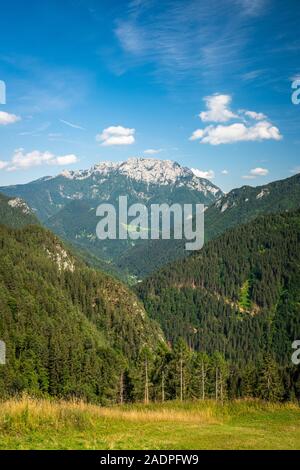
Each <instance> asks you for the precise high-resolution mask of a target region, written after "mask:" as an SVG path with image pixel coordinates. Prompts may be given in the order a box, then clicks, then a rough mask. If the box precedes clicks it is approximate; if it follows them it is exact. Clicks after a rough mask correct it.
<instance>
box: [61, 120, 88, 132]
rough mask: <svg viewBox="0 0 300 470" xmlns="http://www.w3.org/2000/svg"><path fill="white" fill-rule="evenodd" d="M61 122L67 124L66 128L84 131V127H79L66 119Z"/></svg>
mask: <svg viewBox="0 0 300 470" xmlns="http://www.w3.org/2000/svg"><path fill="white" fill-rule="evenodd" d="M60 122H62V123H63V124H66V126H69V127H72V128H73V129H81V130H84V127H81V126H79V125H78V124H73V123H72V122H70V121H65V120H64V119H60Z"/></svg>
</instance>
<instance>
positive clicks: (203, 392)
mask: <svg viewBox="0 0 300 470" xmlns="http://www.w3.org/2000/svg"><path fill="white" fill-rule="evenodd" d="M204 380H205V374H204V363H203V362H202V400H204V399H205V383H204Z"/></svg>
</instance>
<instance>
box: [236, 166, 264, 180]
mask: <svg viewBox="0 0 300 470" xmlns="http://www.w3.org/2000/svg"><path fill="white" fill-rule="evenodd" d="M268 174H269V170H268V169H267V168H259V167H258V168H252V170H250V172H249V175H244V176H242V178H243V179H244V180H253V179H255V178H256V177H257V176H267V175H268Z"/></svg>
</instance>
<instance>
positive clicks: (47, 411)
mask: <svg viewBox="0 0 300 470" xmlns="http://www.w3.org/2000/svg"><path fill="white" fill-rule="evenodd" d="M0 448H2V449H5V448H9V449H12V448H20V449H30V448H31V449H35V448H36V449H44V448H46V449H47V448H50V449H51V448H52V449H76V448H82V449H167V448H169V449H197V448H199V449H211V448H218V449H223V448H224V449H227V448H234V449H235V448H237V449H238V448H242V449H243V448H275V449H277V448H283V449H284V448H293V449H294V448H298V449H299V448H300V409H299V406H298V405H296V404H284V405H283V404H274V403H265V402H260V401H255V400H240V401H233V402H228V403H225V404H224V405H223V406H222V405H221V404H220V403H216V402H214V401H205V402H202V401H198V402H189V403H179V402H167V403H164V404H149V405H147V406H144V405H142V404H135V405H124V406H114V407H100V406H96V405H92V404H87V403H84V402H82V401H50V400H37V399H31V398H29V397H26V396H25V397H22V398H20V399H11V400H8V401H5V402H2V403H1V405H0Z"/></svg>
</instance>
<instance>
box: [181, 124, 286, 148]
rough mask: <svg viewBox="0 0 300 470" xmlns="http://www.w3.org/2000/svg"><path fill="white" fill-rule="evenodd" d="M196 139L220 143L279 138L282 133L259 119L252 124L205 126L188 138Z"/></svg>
mask: <svg viewBox="0 0 300 470" xmlns="http://www.w3.org/2000/svg"><path fill="white" fill-rule="evenodd" d="M197 139H198V140H199V141H200V143H202V144H211V145H220V144H231V143H234V142H247V141H248V142H251V141H252V142H253V141H261V140H281V139H282V135H281V134H280V131H279V129H278V128H277V127H275V126H273V125H272V124H271V123H270V122H268V121H259V122H258V123H256V124H254V125H252V126H251V125H250V126H247V125H245V124H243V123H234V124H230V125H229V126H224V125H218V126H212V125H211V126H207V127H205V128H204V129H198V130H196V131H194V132H193V134H192V136H191V137H190V140H197Z"/></svg>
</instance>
